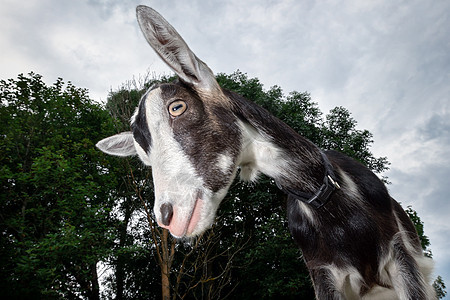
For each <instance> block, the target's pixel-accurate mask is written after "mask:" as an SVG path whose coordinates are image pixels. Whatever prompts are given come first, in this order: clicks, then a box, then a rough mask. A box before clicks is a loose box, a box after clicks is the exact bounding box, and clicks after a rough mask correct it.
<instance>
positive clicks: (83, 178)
mask: <svg viewBox="0 0 450 300" xmlns="http://www.w3.org/2000/svg"><path fill="white" fill-rule="evenodd" d="M0 97H1V106H0V126H1V135H0V160H1V169H0V182H1V183H0V189H1V191H0V226H1V236H0V239H1V248H0V251H1V254H0V255H1V256H2V260H1V263H0V264H1V267H0V272H1V277H2V279H3V280H1V281H0V282H1V283H0V284H1V285H2V287H3V289H2V290H3V291H4V293H6V295H7V297H9V298H33V299H40V298H45V299H52V298H62V297H63V298H67V299H78V298H80V297H88V298H92V299H94V298H95V295H97V298H98V289H99V287H98V280H97V269H96V265H97V262H98V261H99V260H100V259H102V258H103V257H105V256H107V255H108V251H109V250H108V249H109V247H110V243H111V236H110V234H111V230H110V229H111V228H110V224H109V216H108V215H109V211H110V210H111V208H112V206H113V203H112V202H111V201H108V200H111V198H110V197H108V194H109V193H110V190H111V188H112V186H113V185H114V181H115V179H116V178H114V176H112V175H109V174H107V172H104V171H103V172H102V169H101V164H100V163H99V161H101V160H102V159H103V156H101V155H99V153H98V151H96V150H95V149H94V147H93V146H94V144H93V143H94V141H95V140H97V139H98V138H100V137H101V136H102V135H103V134H105V133H106V132H108V130H106V129H107V127H108V126H109V124H110V118H109V116H108V114H107V113H106V112H105V111H104V110H103V109H102V108H101V107H100V106H99V105H98V104H95V103H93V102H92V101H91V100H90V99H89V98H88V92H87V90H85V89H80V88H76V87H75V86H73V85H72V84H71V83H68V84H65V83H64V82H63V80H62V79H58V80H57V81H56V82H55V83H54V84H53V85H52V86H47V85H45V83H44V82H43V81H42V78H41V76H40V75H37V74H34V73H30V74H29V76H24V75H19V77H18V79H17V80H12V79H11V80H9V81H4V80H2V81H0Z"/></svg>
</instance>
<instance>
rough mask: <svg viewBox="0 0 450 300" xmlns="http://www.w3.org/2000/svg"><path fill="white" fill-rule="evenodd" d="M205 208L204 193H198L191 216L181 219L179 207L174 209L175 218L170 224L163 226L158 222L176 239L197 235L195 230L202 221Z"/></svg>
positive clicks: (173, 217)
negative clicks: (202, 212)
mask: <svg viewBox="0 0 450 300" xmlns="http://www.w3.org/2000/svg"><path fill="white" fill-rule="evenodd" d="M202 207H203V199H202V193H201V192H198V193H197V194H196V196H195V202H194V205H193V207H192V208H191V210H190V212H189V214H188V215H187V217H185V218H182V219H181V218H180V212H179V208H178V207H176V206H175V207H174V208H173V216H172V219H171V221H170V224H168V225H163V224H161V222H158V223H159V225H160V226H161V227H163V228H166V229H168V230H169V231H170V233H171V234H172V235H173V236H174V237H176V238H182V237H184V236H193V235H195V230H196V228H197V225H198V223H199V222H200V220H201V211H202Z"/></svg>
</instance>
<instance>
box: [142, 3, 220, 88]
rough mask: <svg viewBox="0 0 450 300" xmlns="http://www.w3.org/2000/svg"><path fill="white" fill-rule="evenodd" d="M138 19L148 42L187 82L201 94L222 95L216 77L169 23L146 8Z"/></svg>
mask: <svg viewBox="0 0 450 300" xmlns="http://www.w3.org/2000/svg"><path fill="white" fill-rule="evenodd" d="M136 16H137V20H138V23H139V26H140V28H141V30H142V33H143V34H144V36H145V39H146V40H147V42H148V43H149V44H150V46H151V47H152V48H153V49H154V50H155V51H156V53H157V54H158V55H159V56H160V57H161V58H162V59H163V60H164V62H165V63H166V64H167V65H168V66H169V67H170V68H171V69H172V70H173V71H174V72H175V73H176V74H177V75H178V77H179V78H180V79H181V80H182V81H183V82H185V83H187V84H189V85H191V86H193V87H194V88H195V89H198V90H200V91H207V92H209V91H220V87H219V84H218V83H217V81H216V78H215V76H214V73H213V72H212V71H211V69H210V68H209V67H208V66H207V65H206V64H205V63H204V62H203V61H201V60H200V59H199V58H197V56H195V54H194V53H193V52H192V51H191V49H189V47H188V45H187V44H186V42H185V41H184V40H183V38H182V37H181V36H180V34H179V33H178V32H177V31H176V30H175V28H173V27H172V25H170V24H169V22H167V21H166V19H164V18H163V17H162V16H161V15H160V14H159V13H158V12H157V11H155V10H154V9H152V8H150V7H147V6H144V5H139V6H138V7H137V8H136Z"/></svg>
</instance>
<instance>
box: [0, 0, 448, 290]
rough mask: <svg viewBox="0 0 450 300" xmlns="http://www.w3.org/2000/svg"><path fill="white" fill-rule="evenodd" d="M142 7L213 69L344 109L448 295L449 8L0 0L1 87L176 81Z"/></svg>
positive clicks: (101, 88)
mask: <svg viewBox="0 0 450 300" xmlns="http://www.w3.org/2000/svg"><path fill="white" fill-rule="evenodd" d="M138 4H146V5H149V6H152V7H153V8H155V9H156V10H158V11H159V12H160V13H161V14H162V15H163V16H164V17H165V18H166V19H167V20H169V22H170V23H171V24H172V25H173V26H174V27H175V28H176V29H177V30H178V31H179V32H180V34H181V35H182V36H183V37H184V39H185V40H186V41H187V43H188V44H189V45H190V47H191V49H192V50H193V51H194V52H195V53H196V54H197V56H198V57H200V58H201V59H202V60H203V61H205V62H206V63H207V64H208V65H209V66H210V67H211V69H212V70H213V71H214V72H225V73H231V72H233V71H235V70H237V69H240V70H241V71H243V72H245V73H247V74H248V75H249V76H250V77H257V78H259V79H260V81H261V82H262V83H263V84H264V85H265V87H266V88H269V87H270V86H273V85H279V86H281V87H282V88H283V90H284V91H285V92H289V91H292V90H297V91H308V92H310V93H311V96H312V98H313V99H314V100H315V101H316V102H318V103H319V106H320V107H321V109H322V110H323V111H324V112H328V111H329V110H330V109H331V108H333V107H335V106H338V105H339V106H344V107H346V108H348V109H349V110H350V111H351V112H352V114H353V117H354V118H355V119H356V120H357V121H358V126H359V128H360V129H368V130H369V131H370V132H372V133H373V134H374V141H375V142H374V145H373V152H374V153H375V155H376V156H387V157H388V159H389V161H390V162H391V169H390V171H388V172H386V174H385V175H387V176H388V177H389V179H390V181H391V182H392V184H391V185H390V186H389V189H390V191H391V193H392V195H393V196H394V198H396V199H397V200H399V201H400V202H401V203H402V204H403V206H407V205H411V206H412V207H413V208H414V209H415V210H416V211H417V212H418V214H419V216H420V217H421V219H422V220H423V221H424V223H425V233H426V235H428V236H429V237H430V239H431V249H432V251H433V255H434V258H435V261H436V271H435V273H436V274H439V275H442V276H443V277H444V280H445V282H446V283H447V286H450V257H449V254H450V251H449V249H450V202H449V201H448V195H449V193H450V151H449V150H448V149H449V146H450V1H446V0H433V1H423V0H405V1H400V0H399V1H391V0H371V1H359V0H354V1H309V0H305V1H293V0H292V1H262V0H257V1H256V0H255V1H242V0H233V1H208V2H206V1H192V0H191V1H161V0H160V1H156V0H155V1H149V0H141V1H139V2H138V1H134V0H133V1H119V0H85V1H68V0H39V1H38V0H28V1H16V0H0V26H1V30H0V49H1V55H0V79H8V78H16V77H17V75H18V74H19V73H28V72H30V71H34V72H36V73H39V74H41V75H43V76H44V80H46V82H48V83H49V84H50V83H52V82H54V81H55V80H56V78H58V77H62V78H64V79H65V80H66V81H68V80H70V81H72V82H73V83H74V84H75V85H76V86H78V87H85V88H88V89H89V90H90V95H91V97H92V98H93V99H95V100H99V101H105V100H106V97H107V95H108V91H110V90H111V89H115V88H117V87H119V86H120V85H121V84H122V83H124V82H125V81H127V80H130V79H132V78H133V76H135V77H138V76H139V75H140V74H145V73H146V72H148V71H149V72H151V73H152V74H170V70H169V69H168V67H166V66H165V65H164V64H163V63H162V62H160V60H159V58H158V57H157V55H156V54H154V52H153V51H152V50H151V49H150V47H149V46H148V45H147V44H146V42H145V40H144V38H143V36H142V34H141V33H140V31H139V29H138V26H137V23H136V20H135V6H136V5H138Z"/></svg>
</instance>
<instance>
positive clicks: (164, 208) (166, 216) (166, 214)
mask: <svg viewBox="0 0 450 300" xmlns="http://www.w3.org/2000/svg"><path fill="white" fill-rule="evenodd" d="M159 211H160V212H161V223H162V224H163V225H165V226H169V225H170V221H171V220H172V216H173V207H172V204H170V203H164V204H163V205H161V207H160V208H159Z"/></svg>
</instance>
